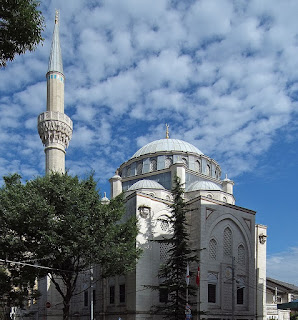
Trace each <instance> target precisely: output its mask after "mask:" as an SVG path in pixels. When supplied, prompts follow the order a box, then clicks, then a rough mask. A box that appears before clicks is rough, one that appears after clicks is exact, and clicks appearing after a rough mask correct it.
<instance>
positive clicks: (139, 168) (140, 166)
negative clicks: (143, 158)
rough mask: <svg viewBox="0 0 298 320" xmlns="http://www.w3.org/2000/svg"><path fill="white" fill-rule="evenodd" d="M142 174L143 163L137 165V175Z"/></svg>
mask: <svg viewBox="0 0 298 320" xmlns="http://www.w3.org/2000/svg"><path fill="white" fill-rule="evenodd" d="M142 172H143V162H139V163H138V165H137V175H139V174H142Z"/></svg>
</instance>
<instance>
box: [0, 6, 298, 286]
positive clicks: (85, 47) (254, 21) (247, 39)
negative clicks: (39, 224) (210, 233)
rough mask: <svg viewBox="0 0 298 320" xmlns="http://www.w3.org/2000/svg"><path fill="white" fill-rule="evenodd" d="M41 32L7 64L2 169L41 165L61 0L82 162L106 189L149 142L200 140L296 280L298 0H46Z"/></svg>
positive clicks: (0, 74)
mask: <svg viewBox="0 0 298 320" xmlns="http://www.w3.org/2000/svg"><path fill="white" fill-rule="evenodd" d="M40 8H41V10H42V12H43V14H44V16H45V22H46V29H45V31H44V34H43V36H44V38H45V41H44V44H43V46H39V47H38V49H37V50H36V51H35V52H33V53H26V54H25V55H23V56H20V57H17V58H16V59H15V61H14V62H12V63H8V66H7V67H6V68H5V69H1V70H0V114H1V117H0V141H1V142H0V175H1V176H3V175H5V174H8V173H12V172H19V173H20V174H22V176H23V177H24V179H30V178H32V177H35V176H37V175H43V174H44V152H43V146H42V144H41V141H40V139H39V136H38V133H37V128H36V125H37V116H38V114H40V113H41V112H43V111H45V109H46V79H45V73H46V71H47V64H48V58H49V52H50V45H51V38H52V32H53V26H54V16H55V9H60V41H61V47H62V56H63V63H64V73H65V77H66V82H65V112H66V114H68V116H70V117H71V118H72V120H73V121H74V134H73V138H72V140H71V142H70V146H69V149H68V150H67V156H66V167H67V169H68V170H69V172H70V173H72V174H78V175H79V176H84V175H86V174H88V173H90V171H91V170H95V173H96V177H97V178H98V179H99V187H100V189H101V191H102V192H104V191H107V192H108V193H109V184H108V182H107V181H108V179H109V178H110V177H111V176H112V175H113V174H114V172H115V170H116V168H117V167H118V166H119V165H120V164H121V163H122V162H124V161H126V160H128V159H129V158H130V157H131V156H132V155H133V154H134V153H135V152H136V151H137V150H138V149H139V148H140V147H141V146H143V145H144V144H146V143H149V142H151V141H153V140H156V139H161V138H164V137H165V123H169V125H170V136H171V138H177V139H182V140H185V141H187V142H189V143H192V144H193V145H195V146H196V147H198V148H199V149H200V150H201V151H202V152H203V153H204V154H207V155H208V156H210V157H211V158H214V159H215V160H216V161H218V162H219V164H220V165H221V167H222V171H223V174H225V173H228V176H229V178H231V179H233V180H234V181H235V188H234V190H235V197H236V204H237V205H239V206H243V207H246V208H249V209H253V210H256V211H257V217H256V220H257V222H258V223H261V224H265V225H267V226H268V241H267V248H268V261H267V270H268V275H269V276H271V277H275V278H277V279H279V280H283V281H287V282H290V283H294V284H296V285H298V277H297V271H296V270H297V267H296V266H297V265H298V237H297V230H296V229H297V204H296V198H297V182H296V181H297V178H298V163H297V159H298V142H297V133H298V120H297V99H298V71H297V70H298V32H297V30H298V22H297V12H298V2H297V1H296V0H284V1H279V0H248V1H247V0H237V1H232V0H217V1H216V0H212V1H210V0H200V1H192V0H184V1H176V0H172V1H170V0H158V1H155V2H152V0H141V1H140V0H126V1H122V0H106V1H95V0H93V1H91V0H88V1H87V0H65V1H58V0H55V1H54V0H47V1H45V0H44V1H41V7H40Z"/></svg>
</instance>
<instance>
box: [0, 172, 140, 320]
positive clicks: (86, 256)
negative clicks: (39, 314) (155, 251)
mask: <svg viewBox="0 0 298 320" xmlns="http://www.w3.org/2000/svg"><path fill="white" fill-rule="evenodd" d="M4 181H5V185H4V187H3V188H2V189H1V191H0V219H1V221H3V223H1V225H0V259H7V260H15V259H18V261H24V260H26V259H27V260H28V259H29V260H30V261H39V264H42V266H43V267H47V268H49V269H38V268H37V269H32V268H31V270H30V271H31V273H32V272H33V271H35V275H37V276H39V277H41V276H43V275H45V274H46V273H47V274H49V275H50V278H51V280H52V282H53V284H54V286H55V288H56V289H57V291H58V292H59V293H60V295H61V296H62V299H63V306H64V307H63V319H65V320H66V319H68V318H69V307H70V301H71V298H72V296H73V294H74V290H75V288H76V284H77V280H78V276H79V273H80V272H82V271H84V270H86V269H88V268H90V265H91V264H98V265H100V267H101V271H102V275H103V277H106V276H111V275H116V274H123V273H124V272H127V271H129V270H131V269H133V268H134V266H135V263H136V260H137V258H138V256H139V253H140V252H139V251H138V250H137V249H136V244H135V239H136V235H137V233H138V229H137V225H136V219H135V218H134V217H131V218H129V219H127V220H126V221H123V215H124V213H125V207H124V201H123V196H119V197H117V198H115V199H112V200H111V202H110V203H109V204H102V203H101V201H100V197H99V194H98V191H97V189H96V182H95V181H94V179H93V176H92V175H91V176H90V177H88V178H86V179H83V180H79V179H78V177H71V176H70V175H68V174H63V175H61V174H59V173H53V174H51V175H47V176H45V177H40V178H36V179H34V180H31V181H28V182H27V183H26V184H22V183H21V180H20V176H18V175H14V176H11V177H5V178H4ZM120 220H121V222H120ZM4 235H5V236H4ZM7 268H8V269H9V271H10V272H11V271H13V270H15V267H14V266H13V265H11V264H8V265H7ZM58 278H59V279H62V282H63V285H61V283H60V282H59V281H58V280H57V279H58Z"/></svg>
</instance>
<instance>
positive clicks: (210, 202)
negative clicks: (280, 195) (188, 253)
mask: <svg viewBox="0 0 298 320" xmlns="http://www.w3.org/2000/svg"><path fill="white" fill-rule="evenodd" d="M58 26H59V25H58V16H57V14H56V19H55V28H54V34H53V43H52V49H51V55H50V62H49V70H48V73H47V88H48V91H47V92H48V94H47V111H46V112H44V113H42V114H41V115H40V116H39V118H38V131H39V135H40V137H41V140H42V142H43V144H44V145H45V154H46V172H47V173H51V172H52V171H59V172H62V173H63V172H64V171H65V148H66V147H67V146H68V142H69V141H70V139H71V134H72V122H71V120H70V118H68V117H67V116H66V115H65V114H64V74H63V67H62V58H61V50H60V44H59V28H58ZM175 176H178V177H179V178H180V180H181V183H182V184H183V186H184V189H185V195H184V196H185V201H186V203H187V208H188V209H189V212H188V215H187V219H188V222H189V226H190V227H189V234H190V240H191V245H192V248H193V249H195V250H197V254H198V257H199V268H200V279H201V281H200V286H199V287H198V288H197V295H196V298H195V300H194V301H192V302H191V304H192V305H191V307H192V310H193V313H194V311H198V312H197V314H198V315H197V316H196V317H198V318H201V319H203V318H204V319H212V320H215V319H218V320H219V319H221V320H227V319H239V320H240V319H243V320H246V319H249V320H252V319H256V320H258V319H262V320H263V319H265V318H266V227H265V226H262V225H256V223H255V215H256V212H255V211H253V210H250V209H247V208H242V207H239V206H237V205H236V201H235V198H234V195H233V186H234V183H233V181H231V180H230V179H228V177H227V176H226V177H225V179H222V178H221V177H222V172H221V168H220V165H219V164H218V163H217V162H216V161H215V160H213V159H211V158H210V157H208V156H207V155H205V154H203V152H202V151H200V150H199V149H198V148H197V147H195V146H193V145H191V144H190V143H187V142H185V141H181V140H178V139H170V137H169V132H168V128H167V132H166V137H165V139H160V140H157V141H153V142H151V143H149V144H147V145H145V146H143V147H142V148H141V149H139V150H138V151H137V152H136V153H135V154H134V155H133V156H132V157H131V158H130V159H128V160H127V161H126V162H124V163H123V164H121V165H120V167H119V168H118V169H117V170H116V174H115V175H114V176H113V177H112V178H111V179H110V183H111V197H115V196H117V195H118V194H119V193H121V192H125V196H126V208H127V214H128V215H135V216H136V217H137V218H138V220H139V225H140V233H139V235H138V237H137V239H136V245H137V246H139V247H141V248H142V249H143V255H142V257H141V258H140V260H139V261H138V263H137V266H136V270H135V272H133V273H131V274H127V275H123V276H120V277H113V278H110V279H104V280H102V279H101V278H100V270H99V267H96V266H94V268H93V269H92V270H90V271H86V273H84V274H82V275H81V277H80V280H79V283H78V288H77V292H76V294H75V296H74V298H73V301H72V308H71V315H72V318H73V319H89V318H90V310H93V311H92V313H91V319H92V318H93V313H94V318H95V319H105V320H114V319H118V318H121V319H123V320H135V319H138V320H141V319H144V320H155V319H159V318H160V316H156V315H153V314H152V306H154V305H157V304H163V303H164V302H162V301H163V299H162V297H161V296H160V295H159V292H157V291H152V290H151V289H148V288H147V287H146V286H148V285H156V284H158V281H159V279H158V276H157V274H158V269H159V266H160V264H161V263H162V262H163V261H165V259H166V256H167V250H168V248H167V247H166V246H165V245H164V244H160V243H157V242H153V241H152V240H154V239H159V238H161V237H164V236H167V235H168V234H169V233H170V232H171V230H170V228H169V225H168V224H167V222H166V221H165V220H164V219H162V217H163V215H164V214H166V213H168V212H169V205H170V204H171V203H172V195H171V188H172V186H173V178H174V177H175ZM103 201H108V199H106V198H105V199H103ZM191 268H192V270H193V271H196V270H197V268H198V266H197V265H192V266H191ZM191 281H194V280H193V279H192V280H191ZM39 288H40V290H41V292H42V294H43V295H42V297H41V299H40V301H39V303H38V307H35V309H36V312H35V314H34V318H35V319H44V318H46V319H53V320H56V319H61V314H62V306H61V303H59V301H60V300H59V295H58V294H57V292H56V291H55V289H53V285H51V282H50V279H49V278H45V279H43V280H41V281H40V285H39ZM90 306H91V309H90Z"/></svg>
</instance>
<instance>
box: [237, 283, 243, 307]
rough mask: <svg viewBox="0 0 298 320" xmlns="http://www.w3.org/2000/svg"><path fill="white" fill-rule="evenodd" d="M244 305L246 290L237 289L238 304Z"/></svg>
mask: <svg viewBox="0 0 298 320" xmlns="http://www.w3.org/2000/svg"><path fill="white" fill-rule="evenodd" d="M243 303H244V288H238V287H237V304H243Z"/></svg>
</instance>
